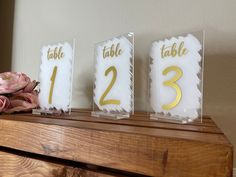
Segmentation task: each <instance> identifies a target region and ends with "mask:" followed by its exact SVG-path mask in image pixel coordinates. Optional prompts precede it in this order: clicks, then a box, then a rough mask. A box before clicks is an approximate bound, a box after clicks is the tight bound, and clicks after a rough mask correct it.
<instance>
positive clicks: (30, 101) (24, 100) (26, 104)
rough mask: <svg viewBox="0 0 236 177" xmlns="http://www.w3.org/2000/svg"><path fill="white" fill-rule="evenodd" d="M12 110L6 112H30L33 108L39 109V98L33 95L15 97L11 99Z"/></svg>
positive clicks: (25, 94) (22, 94) (26, 94)
mask: <svg viewBox="0 0 236 177" xmlns="http://www.w3.org/2000/svg"><path fill="white" fill-rule="evenodd" d="M10 103H11V105H10V108H9V109H8V110H7V111H5V112H6V113H13V112H20V111H24V112H26V111H30V110H32V109H33V108H36V107H38V105H39V104H38V97H37V95H34V94H32V93H20V94H18V95H14V96H13V97H12V98H11V99H10Z"/></svg>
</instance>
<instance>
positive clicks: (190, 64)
mask: <svg viewBox="0 0 236 177" xmlns="http://www.w3.org/2000/svg"><path fill="white" fill-rule="evenodd" d="M204 38H205V33H204V31H199V32H194V33H187V34H184V35H180V36H177V37H171V38H166V39H164V40H158V41H154V42H153V43H152V48H151V51H150V63H149V66H150V73H149V74H150V81H149V88H150V89H149V98H150V104H151V108H152V111H151V113H150V119H154V120H160V121H167V122H175V123H188V122H192V121H200V122H202V105H203V104H202V100H203V67H204Z"/></svg>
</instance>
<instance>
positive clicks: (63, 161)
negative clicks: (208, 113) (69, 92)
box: [0, 110, 233, 177]
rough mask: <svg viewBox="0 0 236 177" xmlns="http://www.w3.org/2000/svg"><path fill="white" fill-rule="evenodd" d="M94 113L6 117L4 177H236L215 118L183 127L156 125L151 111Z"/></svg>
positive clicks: (1, 141)
mask: <svg viewBox="0 0 236 177" xmlns="http://www.w3.org/2000/svg"><path fill="white" fill-rule="evenodd" d="M90 115H91V113H90V111H87V110H74V111H73V112H72V114H71V115H70V116H64V117H52V116H47V117H41V116H33V115H31V114H16V115H1V116H0V135H1V137H0V146H1V147H0V151H2V153H0V176H10V175H8V174H14V173H17V174H18V173H20V172H19V171H22V173H23V174H27V173H28V176H30V174H34V172H37V174H38V173H39V174H41V173H40V171H42V175H41V176H54V177H55V176H60V175H59V174H62V172H63V170H64V171H65V169H69V172H68V174H69V173H70V174H73V175H75V173H77V172H78V173H77V175H78V176H79V175H80V176H106V175H109V176H142V175H143V176H145V175H146V176H164V177H230V176H232V167H233V147H232V145H231V144H230V142H229V141H228V140H227V138H226V137H225V135H224V134H223V133H222V132H221V130H220V129H219V128H218V127H217V126H216V124H215V123H214V122H213V121H212V119H211V118H209V117H205V118H204V119H203V123H199V122H195V123H191V124H188V125H181V124H175V123H166V122H157V121H152V120H149V117H148V115H147V114H145V113H136V114H135V115H134V116H132V118H130V119H126V120H110V119H103V118H93V117H91V116H90ZM1 149H2V150H1ZM22 153H23V155H22ZM24 153H26V154H24ZM11 156H12V160H6V159H9V158H10V157H11ZM22 156H23V157H24V160H25V161H26V162H24V160H21V159H22ZM8 157H9V158H8ZM26 159H29V160H26ZM78 162H79V163H78ZM29 164H33V165H32V168H29V166H30V165H29ZM88 164H89V165H88ZM71 168H72V169H73V170H72V171H73V172H71V170H70V169H71ZM75 169H76V170H77V171H76V170H75ZM17 171H18V172H17ZM57 171H58V173H56V172H57ZM61 171H62V172H61ZM81 171H82V172H83V173H80V172H81ZM64 173H65V172H64ZM79 173H80V174H79ZM55 174H58V175H55ZM65 174H66V173H65ZM65 174H64V176H69V175H67V174H66V175H65ZM81 174H82V175H81ZM12 176H14V175H12ZM33 176H34V175H33ZM35 176H36V175H35ZM61 176H63V175H61Z"/></svg>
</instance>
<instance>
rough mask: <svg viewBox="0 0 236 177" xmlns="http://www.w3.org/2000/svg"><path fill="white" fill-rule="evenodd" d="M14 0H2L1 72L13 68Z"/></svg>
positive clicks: (0, 0) (0, 18)
mask: <svg viewBox="0 0 236 177" xmlns="http://www.w3.org/2000/svg"><path fill="white" fill-rule="evenodd" d="M14 2H15V1H14V0H0V21H1V24H3V25H1V28H0V52H1V60H0V61H1V65H0V72H4V71H10V70H11V57H12V35H13V18H14V4H15V3H14Z"/></svg>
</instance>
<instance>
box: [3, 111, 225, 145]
mask: <svg viewBox="0 0 236 177" xmlns="http://www.w3.org/2000/svg"><path fill="white" fill-rule="evenodd" d="M1 119H5V120H17V121H28V122H35V123H43V124H50V125H63V126H68V127H76V128H83V129H93V130H100V131H112V132H114V131H115V132H116V131H118V132H124V133H133V134H141V135H149V136H159V137H166V138H180V139H187V140H196V141H202V142H209V143H211V142H212V143H215V142H217V143H220V144H225V143H228V140H227V139H225V138H224V136H222V134H218V133H206V135H205V136H202V133H204V132H194V131H182V130H178V129H176V130H174V129H168V128H167V129H161V128H154V127H153V128H150V127H140V126H128V125H123V124H118V122H117V123H116V124H109V123H103V122H102V123H97V122H92V121H91V122H86V121H85V122H84V121H75V120H71V119H67V120H65V119H51V118H45V117H44V118H43V117H40V116H23V115H21V114H18V115H2V116H1Z"/></svg>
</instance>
